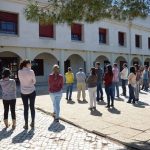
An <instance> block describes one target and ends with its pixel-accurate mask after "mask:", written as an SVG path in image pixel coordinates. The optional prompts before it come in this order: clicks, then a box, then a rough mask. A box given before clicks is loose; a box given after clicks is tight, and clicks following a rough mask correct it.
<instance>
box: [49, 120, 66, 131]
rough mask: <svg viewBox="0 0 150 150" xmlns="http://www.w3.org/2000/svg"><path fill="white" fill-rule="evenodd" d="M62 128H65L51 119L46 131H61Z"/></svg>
mask: <svg viewBox="0 0 150 150" xmlns="http://www.w3.org/2000/svg"><path fill="white" fill-rule="evenodd" d="M63 130H65V126H64V125H63V124H61V123H59V122H55V121H53V122H52V123H51V125H50V126H49V127H48V131H51V132H61V131H63Z"/></svg>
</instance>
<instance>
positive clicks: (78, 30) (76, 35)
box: [71, 23, 83, 41]
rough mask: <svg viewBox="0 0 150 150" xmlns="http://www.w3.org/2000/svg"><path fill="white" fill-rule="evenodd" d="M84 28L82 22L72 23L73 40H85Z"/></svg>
mask: <svg viewBox="0 0 150 150" xmlns="http://www.w3.org/2000/svg"><path fill="white" fill-rule="evenodd" d="M82 30H83V25H82V24H75V23H74V24H72V25H71V40H73V41H82V40H83V36H82Z"/></svg>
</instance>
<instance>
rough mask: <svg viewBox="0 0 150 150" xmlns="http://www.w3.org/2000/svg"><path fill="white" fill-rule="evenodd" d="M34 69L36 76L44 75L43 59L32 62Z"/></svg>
mask: <svg viewBox="0 0 150 150" xmlns="http://www.w3.org/2000/svg"><path fill="white" fill-rule="evenodd" d="M32 69H33V70H34V73H35V75H36V76H43V75H44V62H43V59H34V61H33V62H32Z"/></svg>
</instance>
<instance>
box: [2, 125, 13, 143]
mask: <svg viewBox="0 0 150 150" xmlns="http://www.w3.org/2000/svg"><path fill="white" fill-rule="evenodd" d="M12 133H13V129H11V130H8V131H7V129H6V128H3V129H2V130H1V131H0V141H1V140H2V139H6V138H8V137H10V136H11V135H12Z"/></svg>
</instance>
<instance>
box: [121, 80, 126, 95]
mask: <svg viewBox="0 0 150 150" xmlns="http://www.w3.org/2000/svg"><path fill="white" fill-rule="evenodd" d="M121 81H122V91H123V95H124V96H126V83H127V80H124V79H122V80H121Z"/></svg>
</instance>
